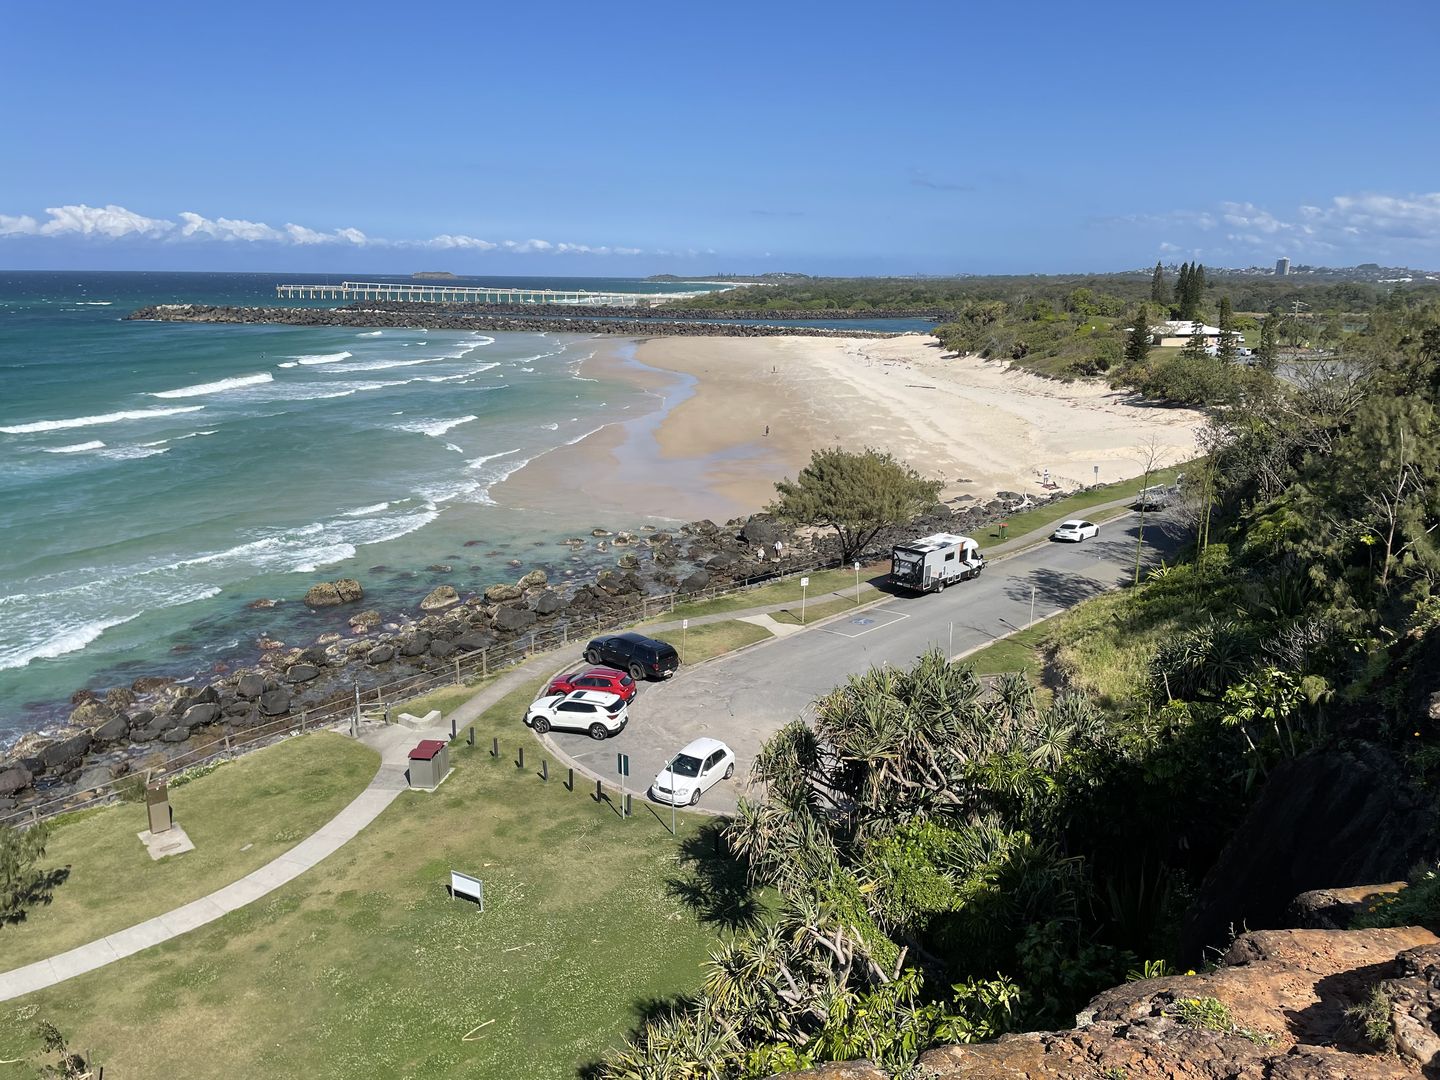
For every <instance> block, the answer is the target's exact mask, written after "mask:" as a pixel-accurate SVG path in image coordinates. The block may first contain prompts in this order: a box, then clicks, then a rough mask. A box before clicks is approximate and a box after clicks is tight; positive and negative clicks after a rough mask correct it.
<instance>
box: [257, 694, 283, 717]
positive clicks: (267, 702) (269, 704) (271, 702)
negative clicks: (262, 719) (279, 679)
mask: <svg viewBox="0 0 1440 1080" xmlns="http://www.w3.org/2000/svg"><path fill="white" fill-rule="evenodd" d="M260 711H261V712H262V713H264V714H265V715H266V716H284V715H285V714H286V713H288V712H289V711H290V691H289V690H286V689H284V688H283V687H277V688H276V689H274V690H266V691H265V693H263V694H261V695H260Z"/></svg>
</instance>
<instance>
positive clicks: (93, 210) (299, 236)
mask: <svg viewBox="0 0 1440 1080" xmlns="http://www.w3.org/2000/svg"><path fill="white" fill-rule="evenodd" d="M45 213H46V214H48V215H49V217H48V218H46V219H45V220H43V221H37V220H36V219H35V218H34V217H32V216H30V215H29V214H21V215H18V216H15V215H10V214H0V238H3V237H20V236H29V237H67V236H68V237H81V238H105V239H119V238H122V237H129V238H138V239H152V240H154V239H158V240H164V241H168V242H172V243H181V242H190V241H198V242H205V241H217V240H218V241H221V242H224V243H235V242H245V243H266V244H281V245H290V246H296V247H312V246H319V245H323V244H343V245H348V246H352V247H394V248H429V249H434V250H461V251H494V250H497V249H503V250H505V251H509V252H514V253H516V254H545V253H552V254H564V255H640V254H643V251H642V249H640V248H636V247H612V246H610V245H607V244H601V245H590V244H572V243H558V242H551V241H549V240H539V239H535V238H533V237H532V238H531V239H529V240H501V241H499V242H494V241H490V240H481V239H480V238H479V237H475V236H467V235H465V234H463V233H441V234H440V235H438V236H434V237H431V238H430V239H429V240H385V239H380V238H378V237H371V236H367V235H366V234H365V233H363V232H361V231H360V230H359V229H356V228H337V229H332V230H330V231H328V232H326V231H324V230H321V229H313V228H311V227H310V226H308V225H299V224H296V223H295V222H287V223H286V224H284V225H282V226H280V227H279V228H276V227H275V226H272V225H267V224H266V223H265V222H263V221H249V220H247V219H245V218H229V217H215V218H210V217H206V216H205V215H203V214H198V213H195V212H194V211H193V210H184V211H181V213H180V214H179V215H178V217H179V220H178V221H169V220H166V219H165V218H152V217H146V216H145V215H143V214H138V213H136V212H135V211H133V210H127V209H126V208H125V207H123V206H115V205H109V206H104V207H93V206H86V205H84V204H83V203H82V204H78V205H67V206H55V207H49V208H47V209H46V211H45Z"/></svg>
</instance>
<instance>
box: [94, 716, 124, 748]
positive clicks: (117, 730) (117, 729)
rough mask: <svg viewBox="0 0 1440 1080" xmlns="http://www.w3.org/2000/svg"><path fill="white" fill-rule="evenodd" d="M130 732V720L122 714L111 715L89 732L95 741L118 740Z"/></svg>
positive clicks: (109, 741) (111, 741)
mask: <svg viewBox="0 0 1440 1080" xmlns="http://www.w3.org/2000/svg"><path fill="white" fill-rule="evenodd" d="M129 733H130V721H129V719H128V718H126V717H124V716H112V717H111V718H110V719H109V720H106V721H105V723H103V724H101V725H100V726H99V727H97V728H96V729H95V730H94V731H92V732H91V733H90V734H91V735H92V736H93V737H94V739H95V741H96V742H97V743H113V742H119V741H120V740H121V739H123V738H125V736H126V735H128V734H129Z"/></svg>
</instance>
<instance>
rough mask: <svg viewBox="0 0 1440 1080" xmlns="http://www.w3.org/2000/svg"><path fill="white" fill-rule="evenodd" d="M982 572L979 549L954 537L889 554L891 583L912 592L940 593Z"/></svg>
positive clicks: (963, 538)
mask: <svg viewBox="0 0 1440 1080" xmlns="http://www.w3.org/2000/svg"><path fill="white" fill-rule="evenodd" d="M983 569H985V556H983V555H981V554H980V545H979V544H977V543H976V542H975V541H974V540H972V539H971V538H970V537H968V536H956V535H954V534H953V533H936V534H935V535H934V536H926V537H922V538H921V539H919V540H911V541H910V542H909V543H908V544H896V545H895V548H894V550H893V551H891V553H890V583H891V584H892V585H898V586H899V587H900V588H902V589H909V590H911V591H913V592H922V593H923V592H939V591H940V590H941V589H943V588H945V586H946V585H949V584H950V583H951V582H954V581H965V580H967V579H968V578H973V577H978V576H979V574H980V571H981V570H983Z"/></svg>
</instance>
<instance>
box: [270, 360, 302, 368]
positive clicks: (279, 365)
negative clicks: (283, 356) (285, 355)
mask: <svg viewBox="0 0 1440 1080" xmlns="http://www.w3.org/2000/svg"><path fill="white" fill-rule="evenodd" d="M275 366H276V367H299V366H300V365H299V364H297V363H295V361H294V360H290V361H288V362H286V363H284V364H276V365H275Z"/></svg>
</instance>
